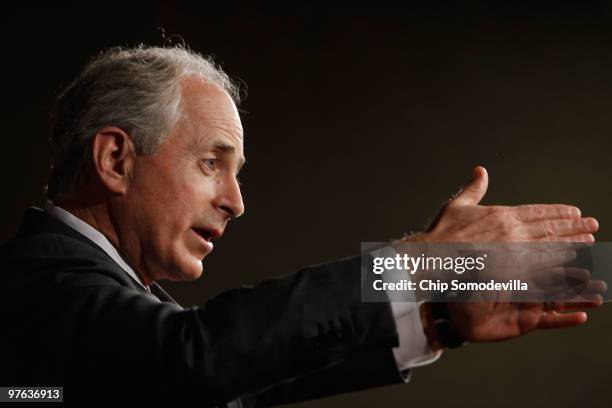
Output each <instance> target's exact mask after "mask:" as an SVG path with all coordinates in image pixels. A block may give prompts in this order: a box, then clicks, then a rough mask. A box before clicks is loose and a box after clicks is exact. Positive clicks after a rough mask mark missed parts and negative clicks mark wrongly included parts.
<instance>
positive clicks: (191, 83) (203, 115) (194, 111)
mask: <svg viewBox="0 0 612 408" xmlns="http://www.w3.org/2000/svg"><path fill="white" fill-rule="evenodd" d="M180 85H181V92H182V99H181V104H182V111H183V117H182V118H181V122H182V125H183V127H184V128H187V130H188V134H189V136H190V139H191V140H190V144H192V145H193V147H194V148H197V147H207V146H209V145H213V144H219V143H223V144H230V145H231V146H232V147H233V148H234V149H236V151H237V152H239V153H240V155H242V146H243V130H242V123H241V122H240V116H239V114H238V109H237V108H236V105H235V104H234V102H233V101H232V99H231V97H230V96H229V95H228V94H227V92H225V91H224V90H223V89H221V88H220V87H219V86H218V85H215V84H211V83H206V82H204V80H203V79H202V78H200V77H196V76H192V77H187V78H184V79H183V80H181V83H180Z"/></svg>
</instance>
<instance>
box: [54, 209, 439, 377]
mask: <svg viewBox="0 0 612 408" xmlns="http://www.w3.org/2000/svg"><path fill="white" fill-rule="evenodd" d="M45 211H46V212H48V213H49V214H51V215H53V216H54V217H56V218H57V219H59V220H60V221H62V222H63V223H64V224H66V225H68V226H69V227H71V228H73V229H75V230H76V231H77V232H79V233H81V234H82V235H84V236H85V237H87V238H88V239H89V240H91V241H92V242H93V243H95V244H96V245H98V246H99V247H100V248H102V250H103V251H104V252H106V253H107V254H108V256H110V257H111V258H112V259H113V261H115V262H116V263H117V265H119V266H120V267H121V269H123V270H124V271H125V273H127V274H128V275H129V276H130V277H131V278H132V279H133V280H134V281H136V282H137V283H138V284H140V285H141V286H142V287H143V288H145V289H146V290H147V291H148V292H150V290H149V287H148V286H146V285H145V284H144V283H143V282H142V280H141V279H140V276H138V274H137V273H136V272H135V271H134V270H133V269H132V268H131V267H130V265H129V264H128V263H127V262H126V261H125V260H124V259H123V257H122V256H121V254H120V253H119V252H118V251H117V249H116V248H115V247H114V246H113V244H111V243H110V241H109V240H108V239H107V238H106V237H105V236H104V235H103V234H102V233H101V232H100V231H98V230H97V229H95V228H94V227H92V226H91V225H89V224H87V223H86V222H85V221H83V220H81V219H80V218H78V217H76V216H75V215H73V214H71V213H70V212H68V211H66V210H64V209H63V208H61V207H58V206H56V205H54V204H53V203H52V202H50V201H48V202H47V204H46V205H45ZM404 272H405V271H404ZM419 306H420V304H419V303H417V302H391V310H392V311H393V318H394V319H395V324H396V328H397V332H398V335H399V347H396V348H394V349H393V356H394V357H395V362H396V363H397V368H398V370H400V372H404V371H405V370H408V369H411V368H414V367H419V366H422V365H426V364H430V363H433V362H434V361H436V360H437V359H438V358H439V357H440V355H441V354H442V352H440V351H439V352H433V351H432V350H431V348H430V347H429V344H428V343H427V338H426V337H425V333H424V332H423V325H422V323H421V316H420V312H419ZM402 378H404V380H405V381H406V382H408V380H409V376H408V375H403V377H402Z"/></svg>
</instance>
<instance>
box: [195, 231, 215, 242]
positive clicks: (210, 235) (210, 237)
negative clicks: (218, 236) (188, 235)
mask: <svg viewBox="0 0 612 408" xmlns="http://www.w3.org/2000/svg"><path fill="white" fill-rule="evenodd" d="M193 230H194V231H195V232H196V233H197V234H198V235H199V236H201V237H202V238H204V239H205V240H206V241H207V242H211V241H212V240H213V238H214V237H215V236H214V233H213V232H212V231H211V230H207V229H203V228H193Z"/></svg>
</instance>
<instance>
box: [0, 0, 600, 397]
mask: <svg viewBox="0 0 612 408" xmlns="http://www.w3.org/2000/svg"><path fill="white" fill-rule="evenodd" d="M424 3H425V2H423V3H414V4H413V3H411V5H408V6H406V5H404V6H403V7H397V6H396V7H395V8H383V7H382V6H377V7H374V6H372V5H370V7H368V8H366V7H362V8H356V7H354V6H351V7H350V8H348V7H339V6H335V7H332V6H330V4H325V3H322V4H316V5H315V4H313V3H310V2H308V3H307V2H304V3H301V4H298V5H294V6H291V7H287V6H286V7H283V8H278V7H261V6H254V5H252V4H250V3H233V5H232V6H223V7H221V6H218V5H215V6H213V5H207V4H205V3H200V5H199V6H193V5H189V4H188V3H181V2H172V3H170V2H165V3H164V2H162V3H153V2H151V3H148V4H146V5H142V6H140V7H138V8H136V7H134V8H133V9H128V8H127V2H125V4H121V3H116V4H112V3H106V2H100V3H97V5H87V6H74V5H73V6H68V5H67V6H65V7H63V8H53V9H51V8H36V9H34V8H32V9H25V8H14V7H13V8H5V9H4V11H3V13H2V16H1V17H0V21H1V34H2V36H1V39H2V45H1V46H2V57H1V58H2V60H1V61H2V78H3V81H2V93H3V95H2V98H1V100H2V114H3V120H2V124H1V128H0V132H1V134H2V136H1V137H2V139H1V146H2V160H1V161H0V176H1V178H2V179H1V182H2V186H3V189H2V191H3V195H4V197H3V200H1V209H0V216H1V217H2V223H1V224H0V225H2V229H1V231H0V238H1V239H7V238H8V237H10V236H11V235H12V234H13V233H14V231H15V229H16V227H17V225H18V224H19V222H20V220H21V216H22V214H23V210H24V209H25V208H27V207H28V206H29V205H33V204H36V205H41V204H42V203H43V202H44V197H43V195H42V189H43V186H44V184H45V180H46V176H47V172H48V158H49V148H48V145H47V140H46V136H47V111H48V107H49V104H50V102H51V100H52V98H53V96H54V95H55V93H56V92H57V91H58V90H59V89H60V88H61V85H62V84H65V83H67V82H68V81H70V79H71V78H72V77H73V76H74V75H75V74H76V73H77V72H78V70H79V69H80V67H81V66H82V65H83V64H84V63H85V62H86V61H87V60H88V59H89V58H90V57H91V56H93V55H94V54H96V53H97V52H98V51H99V50H100V49H102V48H105V47H109V46H114V45H136V44H138V43H141V42H144V43H147V44H158V45H159V44H163V43H164V41H168V40H167V38H170V39H171V40H172V41H175V42H176V41H180V40H179V39H178V37H177V35H180V36H181V37H182V38H183V39H184V40H185V42H186V43H187V44H189V45H190V46H191V47H192V48H193V49H195V50H197V51H200V52H202V53H204V54H213V55H214V56H215V59H216V61H217V62H219V63H221V64H222V66H223V67H224V68H225V70H226V71H227V72H228V73H229V74H230V75H232V76H234V77H237V78H239V79H240V80H241V81H243V82H244V83H245V84H246V88H248V89H247V93H248V97H247V99H246V101H245V103H244V104H243V105H242V106H241V108H242V110H243V113H242V119H243V124H244V127H245V153H246V156H247V161H248V164H247V166H246V167H245V169H244V170H243V174H242V181H243V195H244V199H245V204H246V213H245V215H244V216H243V217H242V218H241V219H239V220H237V221H235V222H234V223H233V225H230V227H229V228H228V230H227V232H226V236H225V237H224V238H223V239H222V240H221V241H219V242H218V243H216V248H215V252H214V253H213V254H212V255H211V256H210V257H208V258H206V260H205V262H204V269H205V272H204V276H203V277H202V278H201V279H199V280H198V281H196V282H186V283H174V284H165V285H164V286H165V287H166V288H167V289H168V290H169V291H170V292H171V293H172V294H173V295H175V297H176V298H177V299H178V300H179V301H180V302H181V303H182V304H183V305H190V304H203V303H204V302H205V301H206V299H207V298H209V297H211V296H214V294H216V293H219V292H220V291H222V290H224V289H227V288H231V287H235V286H238V285H241V284H248V283H255V282H257V281H259V280H261V279H263V278H266V277H271V276H275V275H278V274H283V273H287V272H291V271H294V270H296V269H298V268H300V267H301V266H304V265H307V264H310V263H315V262H319V261H325V260H330V259H334V258H337V257H340V256H344V255H351V254H356V253H357V251H358V250H359V244H360V242H361V241H383V240H386V239H389V238H393V237H399V236H400V235H401V234H402V233H404V232H406V231H415V230H421V229H422V228H423V227H424V226H425V225H426V223H427V221H428V220H429V219H431V217H433V215H434V214H435V212H436V210H437V207H438V206H439V205H440V203H441V202H442V201H444V200H445V199H446V198H447V197H448V196H449V195H450V194H451V193H453V192H455V191H456V190H457V189H458V188H459V186H461V185H462V184H464V183H465V182H467V181H468V180H469V178H470V175H471V170H472V168H473V167H474V166H475V165H477V164H482V165H485V166H486V167H487V168H488V170H489V173H490V178H491V180H490V181H491V182H490V188H489V192H488V194H487V196H486V197H485V200H484V203H485V204H511V205H514V204H521V203H536V202H537V203H540V202H542V203H557V202H564V203H571V204H575V205H578V206H579V207H580V208H581V209H582V210H583V213H585V214H588V215H591V216H595V217H596V218H597V219H598V220H599V221H600V223H601V230H600V232H599V233H598V235H597V239H598V240H600V241H610V240H612V227H611V226H612V213H611V211H609V210H610V208H612V187H611V183H610V180H611V177H610V176H611V175H612V165H611V164H610V163H611V160H610V152H612V138H611V132H612V115H611V114H610V113H611V109H612V3H609V2H606V1H599V2H571V3H570V2H568V3H559V2H552V1H551V2H529V4H528V5H523V4H522V3H516V2H427V3H426V4H424ZM160 28H163V32H164V33H165V34H163V33H162V30H160ZM164 37H165V38H166V40H164ZM610 312H611V309H610V307H609V305H606V306H604V307H603V308H602V309H600V310H597V311H595V312H593V313H592V314H591V320H590V322H589V323H588V324H587V325H585V326H583V327H579V328H575V329H571V330H566V331H554V332H553V331H550V332H541V333H537V334H534V335H531V336H528V337H525V338H521V339H518V340H515V341H512V342H508V343H499V344H486V345H470V346H469V347H466V348H465V349H463V350H460V351H449V352H446V353H445V354H444V355H443V357H442V359H441V360H440V361H439V362H437V363H435V364H434V365H431V366H428V367H425V368H421V369H417V370H415V371H414V372H413V379H412V381H411V384H409V385H405V386H395V387H387V388H383V389H378V390H371V391H365V392H361V393H357V394H352V395H346V396H338V397H334V398H331V399H327V400H320V401H316V402H312V403H309V404H305V405H304V406H309V407H310V406H318V407H332V406H347V407H348V406H351V407H370V406H383V405H384V406H389V407H399V406H425V405H427V406H456V407H464V406H465V407H489V406H502V407H514V406H522V407H540V406H549V405H550V406H552V405H555V406H559V407H566V406H567V407H574V406H582V405H583V404H584V405H588V406H609V402H608V400H609V396H608V394H607V392H606V391H608V389H609V387H610V385H612V349H611V348H610V346H611V345H612V341H611V340H612V327H611V326H612V324H611V317H612V316H611V314H610ZM364 370H367V367H364ZM372 374H373V375H376V373H372Z"/></svg>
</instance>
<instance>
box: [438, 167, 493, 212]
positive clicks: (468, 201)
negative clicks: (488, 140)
mask: <svg viewBox="0 0 612 408" xmlns="http://www.w3.org/2000/svg"><path fill="white" fill-rule="evenodd" d="M488 185H489V175H488V174H487V170H486V169H485V168H484V167H482V166H476V168H475V169H474V177H473V178H472V181H470V183H469V184H468V185H467V186H465V187H464V188H463V189H461V190H460V191H459V193H457V195H456V196H455V198H453V199H452V200H451V201H450V202H449V203H448V205H449V206H455V205H478V203H479V202H480V200H482V198H483V197H484V195H485V194H486V192H487V187H488Z"/></svg>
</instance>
